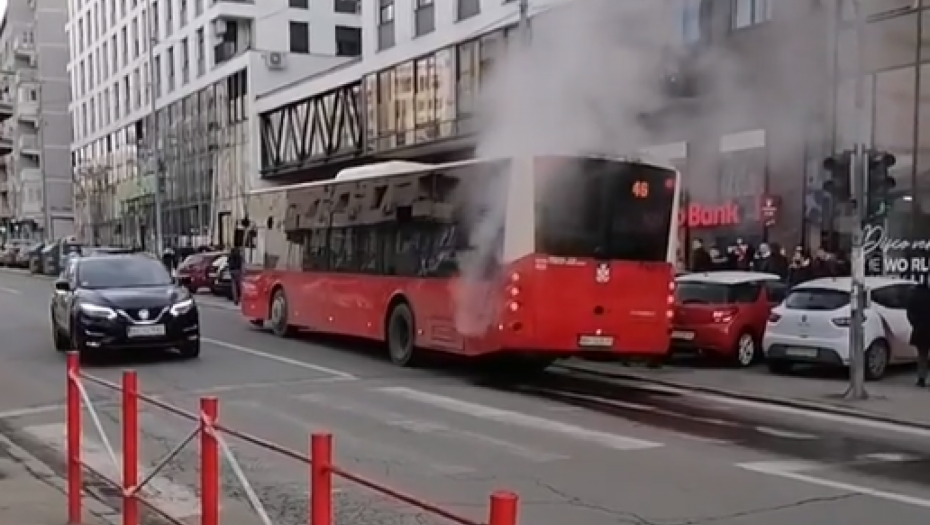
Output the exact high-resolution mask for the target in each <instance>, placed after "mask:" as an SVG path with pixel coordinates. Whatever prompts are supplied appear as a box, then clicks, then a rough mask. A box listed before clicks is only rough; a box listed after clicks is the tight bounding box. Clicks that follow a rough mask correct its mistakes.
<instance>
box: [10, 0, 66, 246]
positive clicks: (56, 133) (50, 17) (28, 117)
mask: <svg viewBox="0 0 930 525" xmlns="http://www.w3.org/2000/svg"><path fill="white" fill-rule="evenodd" d="M66 22H67V10H66V9H65V6H64V5H62V4H61V2H57V1H55V0H9V2H8V4H7V11H6V15H5V17H4V20H3V22H2V25H0V46H2V48H0V86H2V92H3V97H6V100H8V101H9V102H10V104H11V109H12V111H11V112H10V113H7V114H2V115H0V118H2V119H4V120H3V123H2V132H0V136H2V137H3V139H4V140H9V149H8V150H6V149H4V146H3V145H2V144H3V143H2V141H0V153H5V152H7V151H8V154H7V155H6V156H5V157H4V158H3V160H2V162H3V168H4V169H5V174H6V184H5V190H6V191H5V192H3V191H0V211H5V212H6V218H7V219H8V222H9V225H7V226H6V227H5V228H6V229H7V231H8V232H9V234H10V235H11V236H20V237H47V238H59V237H62V236H66V235H71V234H72V233H73V228H74V225H73V223H74V201H73V191H72V175H71V173H72V172H71V158H70V154H69V149H70V144H71V126H70V116H69V115H68V104H69V100H70V99H69V97H70V88H69V79H68V76H67V72H66V71H67V70H66V67H67V63H68V41H67V39H66V38H65V35H64V28H65V23H66Z"/></svg>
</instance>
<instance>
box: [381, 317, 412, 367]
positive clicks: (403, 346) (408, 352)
mask: <svg viewBox="0 0 930 525" xmlns="http://www.w3.org/2000/svg"><path fill="white" fill-rule="evenodd" d="M414 324H415V323H414V320H413V312H412V311H411V310H410V307H409V306H407V304H406V303H398V304H397V305H395V306H394V308H392V309H391V313H390V315H389V316H388V324H387V344H388V353H389V355H390V357H391V362H392V363H394V364H395V365H397V366H412V365H414V364H415V363H414V362H415V357H416V355H415V354H416V348H415V347H414V342H415V340H416V327H415V326H414Z"/></svg>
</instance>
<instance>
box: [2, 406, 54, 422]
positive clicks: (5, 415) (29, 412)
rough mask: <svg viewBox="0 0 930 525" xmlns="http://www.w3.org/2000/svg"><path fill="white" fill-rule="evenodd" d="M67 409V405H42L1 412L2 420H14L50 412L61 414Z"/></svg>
mask: <svg viewBox="0 0 930 525" xmlns="http://www.w3.org/2000/svg"><path fill="white" fill-rule="evenodd" d="M65 408H67V406H66V405H42V406H35V407H25V408H14V409H11V410H3V411H0V419H12V418H16V417H25V416H37V415H39V414H48V413H49V412H59V411H61V410H64V409H65Z"/></svg>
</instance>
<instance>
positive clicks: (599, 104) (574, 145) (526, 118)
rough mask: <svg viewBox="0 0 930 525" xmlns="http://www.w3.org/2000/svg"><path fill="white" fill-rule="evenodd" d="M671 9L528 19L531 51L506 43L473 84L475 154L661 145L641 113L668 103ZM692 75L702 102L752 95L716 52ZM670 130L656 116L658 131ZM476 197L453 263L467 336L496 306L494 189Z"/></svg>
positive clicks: (578, 5) (677, 29)
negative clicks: (477, 213) (481, 210)
mask: <svg viewBox="0 0 930 525" xmlns="http://www.w3.org/2000/svg"><path fill="white" fill-rule="evenodd" d="M675 4H677V2H667V1H660V0H579V1H573V2H568V3H566V5H564V6H560V7H557V8H555V9H552V10H550V11H549V12H547V13H544V14H543V15H542V16H537V17H534V18H533V20H532V42H531V45H529V46H520V45H519V44H518V43H516V42H514V43H512V44H511V45H510V46H509V49H508V53H507V54H506V56H504V57H501V58H500V59H499V60H498V61H497V62H496V63H495V66H494V75H493V76H492V78H491V79H490V80H489V81H488V82H487V83H485V84H484V85H483V86H482V94H481V99H480V100H479V103H478V113H479V117H480V120H481V126H480V129H481V132H480V135H479V143H478V156H479V157H481V158H489V157H490V158H500V157H503V158H507V157H514V156H526V155H532V154H555V153H559V154H569V155H570V154H579V155H584V154H602V155H630V154H634V153H635V152H637V151H639V150H642V149H643V148H644V147H647V146H651V145H655V144H661V143H662V141H666V142H667V141H669V137H668V136H667V135H666V136H665V137H662V136H659V132H657V131H656V130H655V129H654V128H652V127H650V126H648V125H647V124H645V122H647V121H648V119H644V118H643V116H644V115H650V114H655V113H657V112H659V111H661V110H662V109H663V108H666V107H667V106H668V105H669V103H670V101H669V99H668V98H667V94H666V93H665V91H664V90H663V86H662V80H661V79H662V77H663V73H664V72H665V71H666V70H667V68H668V67H669V65H670V64H674V63H675V60H674V55H675V53H676V52H678V51H680V46H679V44H678V42H680V39H681V12H680V11H679V10H678V9H677V8H676V7H675ZM701 69H702V73H704V77H705V78H712V79H713V86H712V89H713V93H702V103H705V104H706V106H711V107H713V106H714V105H715V104H716V102H720V103H721V104H722V106H721V107H723V105H725V106H726V107H731V106H730V103H738V102H742V101H745V100H747V98H750V97H751V96H752V95H751V91H750V89H749V88H748V87H746V86H745V83H744V82H743V81H742V80H741V78H740V76H741V71H742V70H743V68H742V67H741V65H740V62H739V61H738V60H736V59H734V57H733V56H732V55H731V54H729V53H728V52H727V51H726V50H723V49H715V50H713V51H711V52H707V53H705V54H704V58H703V59H702V64H701ZM702 87H704V88H707V87H708V86H706V85H705V86H702ZM721 113H723V112H721ZM730 116H732V115H723V114H721V117H722V118H729V117H730ZM671 118H672V119H674V118H676V117H671ZM678 118H682V119H684V118H688V117H687V116H682V117H678ZM711 118H712V119H713V118H714V117H711ZM675 126H676V123H675V122H673V121H672V120H669V118H667V117H666V118H664V120H663V128H665V129H673V128H674V127H675ZM676 135H677V134H676ZM676 138H678V139H679V140H680V135H679V136H678V137H676ZM472 191H475V190H472ZM477 191H480V192H482V194H481V195H467V196H463V197H464V198H465V199H467V200H468V201H475V200H479V201H486V202H488V203H491V204H490V205H489V206H488V209H487V210H486V213H485V214H484V215H483V216H482V217H481V219H480V220H479V221H478V223H477V224H473V225H472V228H471V232H470V233H471V246H472V247H473V248H474V249H473V250H470V253H468V254H467V255H466V257H465V259H464V260H462V261H461V263H460V264H461V275H462V279H460V286H459V288H458V290H457V291H456V295H455V298H456V305H455V306H456V322H457V327H458V329H459V330H460V331H461V332H462V333H464V334H467V335H479V334H482V333H484V332H485V331H486V330H487V329H488V328H489V327H490V325H489V323H491V322H493V319H495V318H496V314H497V312H491V311H489V307H490V305H495V304H499V303H500V301H498V300H495V296H494V294H499V293H500V290H499V286H498V287H493V288H488V287H487V286H485V285H482V282H483V281H485V280H486V278H485V277H486V276H483V275H482V272H483V271H484V270H483V268H484V263H482V262H481V261H486V260H488V258H493V257H497V256H499V254H497V253H496V251H497V250H498V249H499V243H498V240H499V238H500V236H501V235H502V231H503V227H504V213H505V206H504V203H503V202H502V200H501V199H499V197H498V196H499V195H501V193H502V191H501V189H500V188H484V189H480V190H477Z"/></svg>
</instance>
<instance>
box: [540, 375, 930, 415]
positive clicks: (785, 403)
mask: <svg viewBox="0 0 930 525" xmlns="http://www.w3.org/2000/svg"><path fill="white" fill-rule="evenodd" d="M558 367H559V368H562V369H564V370H569V371H572V372H579V373H583V374H588V375H593V376H601V377H602V378H604V379H605V380H606V379H623V380H627V381H634V382H638V383H644V384H649V385H656V386H664V387H670V388H677V389H680V390H687V391H690V392H693V393H699V394H709V395H714V396H719V397H728V398H731V399H739V400H743V401H750V402H753V403H758V404H762V405H770V406H778V407H785V408H794V409H798V410H807V411H811V412H819V413H821V414H830V415H834V416H843V417H849V418H856V419H862V420H868V421H874V422H876V423H885V424H890V425H897V426H899V427H908V428H913V429H917V430H925V431H930V423H916V422H913V421H907V420H904V419H899V418H895V417H890V416H883V415H880V414H872V413H870V412H865V411H862V410H856V409H853V408H844V407H839V406H833V405H828V404H825V403H817V402H815V401H801V400H795V399H786V398H771V397H764V396H761V395H756V394H747V393H745V392H738V391H735V390H728V389H726V388H716V387H711V386H702V385H695V384H691V383H686V382H683V381H669V380H667V379H656V378H652V377H645V376H642V375H639V374H635V373H629V372H602V371H599V370H590V369H587V368H585V367H583V366H577V365H570V364H562V365H558Z"/></svg>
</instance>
